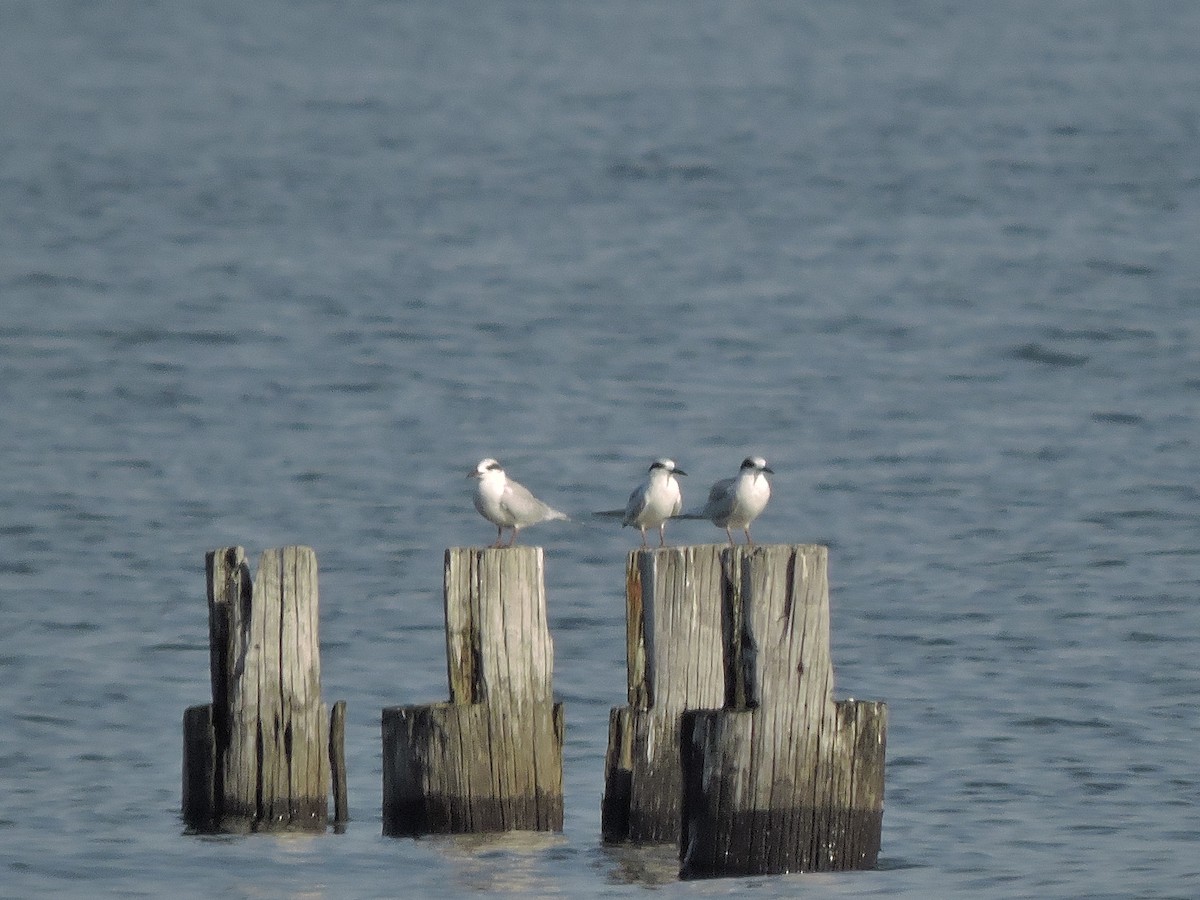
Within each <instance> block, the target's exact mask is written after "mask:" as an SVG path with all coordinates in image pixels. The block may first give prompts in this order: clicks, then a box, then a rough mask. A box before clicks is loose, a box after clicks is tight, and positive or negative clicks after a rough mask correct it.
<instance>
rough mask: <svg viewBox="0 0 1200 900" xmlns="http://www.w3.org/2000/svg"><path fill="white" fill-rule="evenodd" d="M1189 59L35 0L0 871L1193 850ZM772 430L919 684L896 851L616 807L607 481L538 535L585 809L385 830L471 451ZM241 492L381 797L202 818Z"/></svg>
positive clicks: (833, 11)
mask: <svg viewBox="0 0 1200 900" xmlns="http://www.w3.org/2000/svg"><path fill="white" fill-rule="evenodd" d="M1197 98H1200V7H1196V6H1195V5H1194V4H1189V3H1182V2H1179V3H1161V4H1155V7H1154V12H1153V14H1150V13H1149V12H1148V11H1146V10H1144V9H1143V8H1142V7H1141V6H1139V5H1127V4H1126V5H1123V4H1105V3H1086V2H1069V3H1062V4H1036V3H1001V4H990V5H984V4H969V5H968V4H947V3H939V2H919V3H909V4H902V5H899V6H894V7H893V6H890V5H885V6H876V5H871V4H840V3H821V2H818V3H808V4H768V3H764V4H753V5H752V4H742V3H697V4H683V3H667V4H639V3H612V4H586V5H585V4H536V5H534V4H508V3H499V4H486V5H484V4H473V5H467V6H459V5H456V4H440V3H406V4H396V3H384V2H353V3H347V4H340V5H337V6H336V7H333V6H331V7H324V6H313V5H292V4H280V3H273V2H266V3H259V4H251V5H249V6H244V5H241V4H231V3H221V2H215V3H209V4H196V5H188V6H182V5H175V4H156V3H105V4H97V5H89V4H71V3H65V2H63V3H58V2H48V3H43V2H6V3H4V4H3V5H0V121H2V122H3V123H4V125H3V128H2V129H0V309H2V312H3V314H2V316H0V424H2V427H0V679H2V681H3V685H4V687H3V691H2V692H0V795H2V796H3V797H4V804H3V809H2V811H0V861H2V862H3V875H2V876H0V883H2V884H3V888H2V889H0V893H3V894H5V895H6V896H14V897H18V896H21V897H24V896H28V897H33V896H79V897H83V896H92V895H95V894H97V893H111V894H123V895H128V896H154V897H159V896H168V895H180V896H188V895H218V894H220V895H225V896H253V897H274V896H289V897H290V896H310V897H330V898H332V897H354V896H362V897H383V896H395V895H399V894H401V893H403V892H405V891H408V890H410V889H411V890H413V891H415V892H416V894H417V895H426V896H455V895H485V894H493V893H495V894H515V895H521V896H525V895H529V896H550V895H567V896H579V897H584V896H598V895H607V896H638V895H642V894H647V893H653V894H654V895H658V896H663V895H665V896H685V895H686V896H691V895H701V896H710V895H735V894H742V893H746V892H747V891H750V890H753V892H754V895H755V896H764V897H775V896H794V895H806V896H887V897H891V896H923V897H929V896H951V895H968V894H969V895H971V896H983V897H1018V896H1020V897H1039V898H1044V897H1077V896H1093V897H1096V896H1112V897H1129V896H1178V897H1191V896H1196V895H1197V894H1200V854H1198V853H1197V845H1198V844H1200V806H1198V804H1200V775H1198V769H1197V752H1196V744H1197V737H1198V736H1200V663H1198V662H1197V659H1198V657H1197V652H1196V648H1197V641H1198V639H1200V554H1198V546H1200V514H1198V509H1200V506H1198V503H1200V488H1198V486H1197V459H1198V448H1200V430H1198V426H1200V416H1198V405H1200V349H1198V348H1200V254H1197V252H1196V247H1197V236H1198V235H1200V154H1197V153H1196V146H1197V144H1198V142H1200V141H1198V138H1200V100H1198V99H1197ZM748 453H757V454H761V455H763V456H765V457H766V458H767V459H768V460H769V461H770V463H771V465H772V467H773V468H774V469H775V471H776V475H775V478H774V482H773V484H774V495H773V499H772V502H771V505H770V506H769V507H768V509H767V511H766V513H764V515H763V516H762V518H761V519H760V520H759V521H758V523H756V527H755V536H756V537H757V538H758V539H759V540H761V541H768V542H783V543H793V542H795V543H800V542H809V541H816V542H821V543H825V544H828V545H829V547H830V560H831V581H832V603H833V653H834V662H835V666H836V671H837V677H838V687H837V693H838V696H849V695H853V696H856V697H860V698H871V699H882V700H886V701H887V702H888V704H889V714H890V730H889V735H888V770H887V804H886V811H885V817H884V833H883V852H882V856H881V860H880V866H879V868H878V870H876V871H873V872H865V873H854V874H840V875H808V876H789V877H785V878H773V879H750V880H747V879H729V880H719V881H714V882H709V883H702V884H695V883H692V884H687V885H681V884H679V883H678V882H676V881H675V879H674V872H675V868H674V861H673V858H672V854H671V852H670V851H669V850H666V851H661V852H657V851H635V850H630V849H628V848H619V849H605V848H603V847H602V846H601V844H600V841H599V797H600V793H601V790H602V762H603V754H604V748H605V742H606V736H607V735H606V731H607V719H608V709H609V707H611V706H614V705H618V704H621V703H623V702H624V671H625V670H624V656H623V654H624V637H623V635H624V624H623V615H624V610H623V595H622V591H623V573H624V569H623V567H624V558H625V554H626V553H627V551H628V550H629V549H630V547H632V546H633V544H634V542H635V537H633V536H631V535H630V533H629V531H628V530H626V531H625V532H623V533H622V532H621V531H620V530H619V529H615V528H613V527H611V525H610V524H605V523H601V524H594V523H593V522H592V521H589V520H587V519H586V518H585V519H583V521H577V522H574V523H571V524H569V525H557V524H556V525H546V526H541V527H539V528H537V529H533V530H531V531H529V532H528V533H527V535H526V537H525V540H527V541H529V542H537V543H541V544H543V545H544V546H545V547H546V554H547V576H546V577H547V589H548V594H549V599H550V607H551V624H552V628H553V633H554V639H555V648H556V653H557V658H558V666H557V671H556V679H555V684H556V689H557V692H558V694H559V695H560V697H561V699H562V700H563V701H564V702H565V703H566V707H567V719H568V733H567V744H566V759H565V775H566V782H567V798H566V829H565V832H564V833H563V834H562V835H554V836H540V835H513V836H502V837H489V838H470V839H430V840H421V841H411V840H393V839H388V838H384V837H383V836H382V835H381V834H380V788H381V783H380V781H381V779H380V761H379V715H380V710H381V708H382V707H384V706H390V705H394V704H398V703H422V702H432V701H436V700H440V699H444V697H445V696H446V684H445V664H444V656H443V653H444V644H443V643H442V626H441V616H442V612H441V575H442V573H441V566H442V551H443V549H444V548H445V547H447V546H456V545H463V544H478V543H482V542H484V541H486V540H490V538H491V536H492V531H491V529H490V526H489V525H488V524H487V523H486V522H484V521H483V520H482V519H480V518H479V517H478V516H477V515H476V514H475V512H474V510H473V509H472V508H471V503H470V499H469V487H470V485H469V484H468V483H467V482H466V479H465V478H464V477H463V476H464V474H465V473H466V472H467V470H468V469H469V468H470V467H472V466H473V465H474V463H475V462H476V461H477V460H478V459H479V458H480V457H482V456H496V457H498V458H499V459H501V460H502V461H503V462H504V463H505V465H506V467H507V468H508V469H509V471H510V472H511V473H512V474H514V475H515V476H516V477H517V478H519V479H521V480H522V481H524V482H525V483H526V484H528V485H529V486H530V487H532V488H533V489H534V490H535V491H536V492H538V493H539V494H541V495H542V496H543V497H545V498H546V499H547V500H550V501H551V502H553V503H554V504H555V505H557V506H560V507H562V508H565V509H567V510H569V511H571V512H575V513H583V512H586V511H588V510H594V509H605V508H611V507H614V506H619V505H621V504H622V503H623V501H624V499H625V497H626V495H627V494H628V492H629V490H630V489H631V488H632V487H633V485H634V484H635V483H636V481H637V480H638V479H639V478H640V476H641V474H642V473H643V472H644V470H645V467H646V466H647V465H648V463H649V460H650V459H652V458H653V457H655V456H658V455H670V456H673V457H675V458H676V459H677V460H678V461H679V463H680V465H682V466H683V467H684V468H685V469H687V470H688V471H689V473H691V474H690V477H689V478H688V479H685V481H686V484H685V496H686V497H688V498H689V499H692V500H698V499H699V498H700V497H701V495H702V494H703V493H704V491H705V489H706V488H707V485H708V484H709V483H710V482H711V481H712V480H715V479H716V478H719V477H724V476H727V475H731V474H733V471H734V470H735V469H736V466H737V464H738V462H739V461H740V460H741V459H742V457H743V456H745V455H747V454H748ZM668 533H669V535H670V536H671V537H672V538H673V539H674V540H675V541H678V542H706V541H711V540H715V539H717V538H718V537H721V534H720V533H719V532H717V531H716V530H715V529H713V528H712V527H711V526H709V525H708V524H706V523H702V522H701V523H695V522H679V523H675V524H674V525H672V527H671V528H670V529H669V532H668ZM232 543H239V544H243V545H245V546H246V547H247V548H248V549H249V550H250V552H251V554H252V555H254V556H257V554H258V552H260V551H261V550H262V549H264V548H266V547H273V546H281V545H284V544H290V543H304V544H309V545H311V546H313V547H315V548H316V550H317V552H318V555H319V558H320V565H321V631H322V642H323V646H322V651H323V653H322V663H323V677H324V691H325V696H326V698H327V699H328V700H330V701H332V700H334V699H346V700H347V701H348V703H349V709H350V715H349V728H348V734H347V750H348V754H349V757H350V760H349V763H350V767H351V772H350V792H351V796H350V801H351V814H352V817H353V821H352V822H351V823H350V825H349V827H348V829H347V831H346V832H345V833H344V834H341V835H335V834H332V833H330V834H328V835H325V836H318V837H313V836H309V837H270V836H256V837H251V838H221V839H216V838H197V837H193V836H187V835H184V834H183V833H182V832H183V829H182V825H181V822H180V820H179V790H180V789H179V769H180V757H181V737H180V719H181V716H182V712H183V709H184V707H186V706H188V705H190V704H194V703H200V702H204V701H205V700H206V699H207V694H208V674H207V666H208V656H207V625H206V609H205V602H204V587H205V586H204V572H203V558H204V553H205V551H206V550H208V549H211V548H213V547H217V546H223V545H226V544H232Z"/></svg>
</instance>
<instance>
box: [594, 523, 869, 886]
mask: <svg viewBox="0 0 1200 900" xmlns="http://www.w3.org/2000/svg"><path fill="white" fill-rule="evenodd" d="M647 557H652V559H647ZM826 565H827V554H826V550H825V548H824V547H817V546H811V545H802V546H787V545H784V546H768V547H732V548H731V547H725V546H721V545H706V546H700V547H688V548H675V549H674V550H671V551H664V550H656V551H638V552H637V553H635V554H634V555H633V556H632V557H631V559H630V568H629V571H630V577H629V587H628V601H629V602H628V612H629V654H630V666H629V670H630V671H629V674H630V707H629V708H627V709H616V710H613V713H612V718H611V720H610V732H609V752H608V758H607V761H606V770H607V771H606V774H607V782H606V788H605V801H604V811H603V817H602V818H603V826H602V830H603V832H604V835H605V838H606V839H608V840H620V839H630V840H635V841H652V840H679V841H680V858H681V861H682V869H681V874H682V875H683V876H684V877H700V876H708V875H735V874H768V873H776V872H786V871H802V870H808V871H813V870H831V869H848V868H867V867H870V866H873V865H874V864H875V861H876V858H877V856H878V851H879V839H880V833H881V826H882V815H883V758H884V739H885V734H886V715H887V713H886V707H885V706H884V704H882V703H874V702H865V703H864V702H857V701H853V700H848V701H844V702H841V703H837V702H835V701H834V700H833V696H832V694H833V667H832V663H831V661H830V655H829V592H828V578H827V570H826ZM648 583H649V584H651V585H652V586H653V590H652V591H647V589H646V588H647V584H648ZM659 607H665V610H664V609H660V608H659ZM664 628H665V629H673V630H675V631H678V630H681V629H682V630H686V631H690V632H692V634H691V635H686V636H685V635H678V634H676V635H674V636H673V637H668V638H667V639H666V640H664V638H663V635H662V632H663V629H664ZM639 632H640V634H639ZM650 634H654V638H653V639H650V638H649V637H648V635H650ZM681 652H682V653H683V654H684V655H683V656H680V655H679V654H680V653H681ZM639 673H650V674H651V675H652V676H653V677H652V678H650V679H649V680H650V683H651V687H650V688H649V689H647V688H645V687H643V684H642V683H643V681H645V680H647V678H646V676H643V675H641V674H639ZM664 677H665V678H666V679H667V680H668V681H669V682H670V684H671V685H672V687H677V688H678V690H679V691H681V692H683V693H684V694H685V696H684V697H683V699H681V700H679V701H678V702H677V703H676V705H675V707H674V708H675V710H676V717H677V719H678V722H677V724H676V727H675V731H674V736H675V738H676V740H675V742H674V743H672V744H669V746H668V747H667V748H665V749H664V748H663V747H662V745H661V743H658V742H653V743H652V742H651V741H649V740H646V739H644V738H643V737H642V735H643V734H647V735H648V734H650V733H652V732H651V731H650V729H649V728H648V727H647V726H646V725H644V724H642V723H644V722H647V721H650V720H653V719H654V717H655V715H656V714H655V712H654V710H655V708H656V705H657V696H658V694H661V689H659V690H658V691H657V692H656V691H655V690H654V687H653V686H654V685H659V684H662V682H663V680H664ZM717 685H720V690H719V691H718V689H717ZM714 696H716V698H717V699H716V700H715V702H714V701H713V697H714ZM658 715H659V716H663V717H664V718H665V717H666V711H665V710H663V711H660V713H659V714H658ZM668 727H669V725H668V724H667V721H663V722H661V723H660V729H659V732H657V734H658V736H659V737H663V736H667V735H663V732H666V730H667V728H668ZM668 739H669V736H668ZM672 825H673V828H672V827H671V826H672Z"/></svg>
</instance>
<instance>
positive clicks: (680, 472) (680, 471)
mask: <svg viewBox="0 0 1200 900" xmlns="http://www.w3.org/2000/svg"><path fill="white" fill-rule="evenodd" d="M674 474H676V475H686V474H687V472H685V471H683V469H675V470H674Z"/></svg>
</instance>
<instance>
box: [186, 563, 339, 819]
mask: <svg viewBox="0 0 1200 900" xmlns="http://www.w3.org/2000/svg"><path fill="white" fill-rule="evenodd" d="M205 564H206V569H207V575H208V625H209V651H210V667H209V668H210V672H211V678H212V696H213V702H212V703H211V704H205V705H203V706H193V707H190V708H188V709H187V711H186V712H185V713H184V719H183V737H184V753H183V818H184V822H185V823H186V824H187V826H188V828H189V829H191V830H193V831H200V832H212V831H222V832H247V831H259V830H273V829H289V828H302V829H314V828H315V829H324V828H325V825H326V822H327V819H328V803H329V788H330V782H331V770H332V773H333V774H332V781H333V784H334V787H335V794H334V805H335V816H336V819H335V821H344V820H345V818H346V798H345V784H346V780H345V752H344V739H343V734H344V725H343V724H342V723H344V720H345V701H339V702H338V703H337V704H335V705H334V713H333V723H332V725H331V723H330V718H329V713H328V711H327V708H326V706H325V705H324V704H323V703H322V702H321V657H320V645H319V641H318V628H317V557H316V554H315V553H314V552H313V551H312V550H311V549H310V548H308V547H284V548H283V549H281V550H267V551H265V552H264V553H263V555H262V558H261V560H260V561H259V566H258V572H257V573H256V574H255V576H254V578H253V580H251V576H250V567H249V565H248V564H247V563H246V554H245V551H244V550H243V549H242V548H241V547H226V548H222V549H220V550H214V551H212V552H210V553H209V554H207V556H206V558H205Z"/></svg>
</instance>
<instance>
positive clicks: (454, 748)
mask: <svg viewBox="0 0 1200 900" xmlns="http://www.w3.org/2000/svg"><path fill="white" fill-rule="evenodd" d="M444 575H445V581H444V599H445V615H446V658H447V670H448V675H449V682H450V702H448V703H437V704H432V705H426V706H407V707H389V708H385V709H384V710H383V719H382V737H383V830H384V833H385V834H390V835H418V834H431V833H465V832H486V831H518V830H519V831H561V830H562V820H563V794H562V746H563V734H564V723H563V709H562V704H556V703H554V700H553V688H552V680H553V666H554V648H553V643H552V641H551V639H550V629H549V625H548V623H547V620H546V593H545V584H544V568H543V557H542V549H541V548H540V547H511V548H503V549H478V548H468V547H458V548H451V549H449V550H447V551H446V556H445V571H444Z"/></svg>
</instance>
